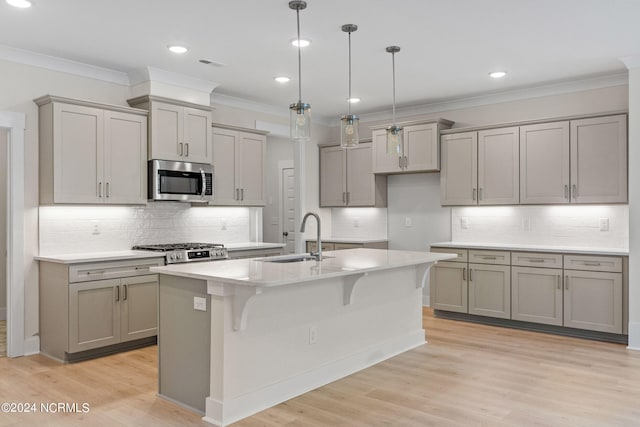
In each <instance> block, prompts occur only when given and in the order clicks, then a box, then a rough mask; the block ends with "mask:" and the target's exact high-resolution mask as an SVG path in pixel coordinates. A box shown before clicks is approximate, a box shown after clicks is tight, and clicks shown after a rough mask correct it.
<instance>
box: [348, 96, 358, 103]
mask: <svg viewBox="0 0 640 427" xmlns="http://www.w3.org/2000/svg"><path fill="white" fill-rule="evenodd" d="M347 101H349V102H350V103H352V104H356V103H358V102H360V98H356V97H355V96H353V97H351V98H349V99H347Z"/></svg>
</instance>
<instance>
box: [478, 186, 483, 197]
mask: <svg viewBox="0 0 640 427" xmlns="http://www.w3.org/2000/svg"><path fill="white" fill-rule="evenodd" d="M478 200H482V187H481V188H479V189H478Z"/></svg>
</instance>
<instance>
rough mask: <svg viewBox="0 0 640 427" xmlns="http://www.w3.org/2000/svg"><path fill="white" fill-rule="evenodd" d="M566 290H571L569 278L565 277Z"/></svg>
mask: <svg viewBox="0 0 640 427" xmlns="http://www.w3.org/2000/svg"><path fill="white" fill-rule="evenodd" d="M564 288H565V289H566V290H569V276H564Z"/></svg>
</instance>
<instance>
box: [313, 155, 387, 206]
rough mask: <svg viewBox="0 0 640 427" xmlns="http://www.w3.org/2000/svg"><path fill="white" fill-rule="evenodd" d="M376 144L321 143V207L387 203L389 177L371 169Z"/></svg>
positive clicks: (382, 204)
mask: <svg viewBox="0 0 640 427" xmlns="http://www.w3.org/2000/svg"><path fill="white" fill-rule="evenodd" d="M371 158H372V144H371V142H361V143H360V144H359V145H358V147H355V148H347V149H344V148H340V147H339V146H325V147H320V207H344V206H373V207H383V206H386V205H387V179H386V177H385V176H382V175H374V174H373V172H372V170H371Z"/></svg>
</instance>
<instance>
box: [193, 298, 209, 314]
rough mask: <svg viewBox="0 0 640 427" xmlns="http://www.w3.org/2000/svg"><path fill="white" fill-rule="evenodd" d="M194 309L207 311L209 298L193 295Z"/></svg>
mask: <svg viewBox="0 0 640 427" xmlns="http://www.w3.org/2000/svg"><path fill="white" fill-rule="evenodd" d="M193 309H194V310H198V311H207V299H206V298H202V297H193Z"/></svg>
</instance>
